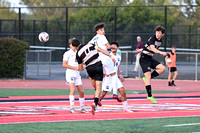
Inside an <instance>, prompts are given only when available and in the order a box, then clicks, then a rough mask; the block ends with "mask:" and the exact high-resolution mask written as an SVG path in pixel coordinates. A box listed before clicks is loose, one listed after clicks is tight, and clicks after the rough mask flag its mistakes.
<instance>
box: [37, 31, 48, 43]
mask: <svg viewBox="0 0 200 133" xmlns="http://www.w3.org/2000/svg"><path fill="white" fill-rule="evenodd" d="M38 38H39V40H40V42H43V43H44V42H47V41H48V40H49V34H48V33H46V32H41V33H40V34H39V36H38Z"/></svg>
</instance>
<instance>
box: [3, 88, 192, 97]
mask: <svg viewBox="0 0 200 133" xmlns="http://www.w3.org/2000/svg"><path fill="white" fill-rule="evenodd" d="M69 91H70V90H69V89H0V97H5V96H58V95H69ZM84 92H85V95H94V92H95V91H94V90H91V89H85V90H84ZM188 92H190V91H153V94H164V93H188ZM107 94H112V92H108V93H107ZM126 94H146V91H145V90H144V91H143V90H134V91H133V90H127V91H126ZM75 95H78V91H77V90H76V92H75Z"/></svg>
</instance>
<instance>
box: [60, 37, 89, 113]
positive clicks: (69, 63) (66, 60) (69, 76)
mask: <svg viewBox="0 0 200 133" xmlns="http://www.w3.org/2000/svg"><path fill="white" fill-rule="evenodd" d="M74 39H75V38H71V39H69V47H70V50H69V51H67V52H65V53H64V55H63V67H64V68H67V69H66V76H65V78H66V81H67V83H68V85H69V88H70V94H69V101H70V106H71V109H70V112H71V113H77V111H76V110H75V108H74V93H75V91H76V88H77V90H78V92H79V102H80V106H81V113H86V112H87V111H86V110H85V109H84V103H85V98H84V90H83V88H82V81H81V76H80V72H79V68H78V62H77V60H76V49H75V47H73V46H72V41H73V40H74Z"/></svg>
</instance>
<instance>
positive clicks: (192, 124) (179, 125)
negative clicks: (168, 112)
mask: <svg viewBox="0 0 200 133" xmlns="http://www.w3.org/2000/svg"><path fill="white" fill-rule="evenodd" d="M194 125H200V123H188V124H177V125H165V126H164V127H182V126H194Z"/></svg>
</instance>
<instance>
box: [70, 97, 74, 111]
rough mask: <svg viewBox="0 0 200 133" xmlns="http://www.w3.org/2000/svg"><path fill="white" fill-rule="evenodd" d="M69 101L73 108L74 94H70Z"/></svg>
mask: <svg viewBox="0 0 200 133" xmlns="http://www.w3.org/2000/svg"><path fill="white" fill-rule="evenodd" d="M69 102H70V106H71V108H73V107H74V95H69Z"/></svg>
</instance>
